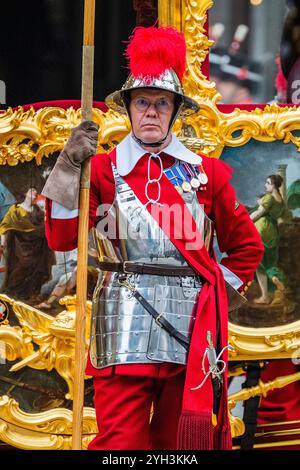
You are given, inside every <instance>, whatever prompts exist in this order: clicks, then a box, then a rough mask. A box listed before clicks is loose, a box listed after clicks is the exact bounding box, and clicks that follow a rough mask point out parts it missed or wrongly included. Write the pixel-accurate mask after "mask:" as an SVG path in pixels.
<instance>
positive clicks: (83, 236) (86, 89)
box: [72, 0, 95, 450]
mask: <svg viewBox="0 0 300 470" xmlns="http://www.w3.org/2000/svg"><path fill="white" fill-rule="evenodd" d="M94 29H95V0H84V30H83V48H82V85H81V112H82V121H86V120H92V112H93V77H94ZM89 160H90V159H87V160H85V161H84V163H83V164H82V169H81V180H80V195H79V201H80V202H79V221H78V252H77V282H76V327H75V365H74V397H73V426H72V449H73V450H80V449H81V446H82V424H83V405H84V368H85V312H86V301H87V261H88V229H89V195H90V161H89Z"/></svg>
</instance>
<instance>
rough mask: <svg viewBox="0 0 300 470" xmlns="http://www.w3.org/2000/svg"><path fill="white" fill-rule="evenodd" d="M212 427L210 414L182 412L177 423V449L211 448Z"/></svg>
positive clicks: (212, 443)
mask: <svg viewBox="0 0 300 470" xmlns="http://www.w3.org/2000/svg"><path fill="white" fill-rule="evenodd" d="M213 448H214V429H213V424H212V420H211V414H208V413H198V414H195V413H194V412H184V413H182V414H181V416H180V419H179V424H178V434H177V449H178V450H213Z"/></svg>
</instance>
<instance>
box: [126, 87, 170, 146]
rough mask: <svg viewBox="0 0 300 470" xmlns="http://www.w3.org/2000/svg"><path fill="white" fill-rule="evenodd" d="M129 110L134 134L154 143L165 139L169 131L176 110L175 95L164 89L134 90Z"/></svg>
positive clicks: (148, 142) (149, 142) (146, 141)
mask: <svg viewBox="0 0 300 470" xmlns="http://www.w3.org/2000/svg"><path fill="white" fill-rule="evenodd" d="M129 110H130V116H131V125H132V130H133V133H134V135H135V136H136V137H137V138H138V139H140V140H142V141H143V142H145V143H147V144H152V143H154V142H158V141H160V140H161V139H163V138H164V137H165V136H166V134H167V132H168V129H169V125H170V120H171V117H172V114H173V111H174V95H173V93H171V92H169V91H164V90H155V89H147V88H141V89H139V90H133V91H132V92H131V100H130V105H129Z"/></svg>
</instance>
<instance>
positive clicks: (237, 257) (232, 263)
mask: <svg viewBox="0 0 300 470" xmlns="http://www.w3.org/2000/svg"><path fill="white" fill-rule="evenodd" d="M231 174H232V169H231V168H230V167H229V166H228V165H227V164H226V163H224V162H222V161H220V160H217V159H212V183H213V186H212V217H213V220H214V222H215V228H216V235H217V240H218V244H219V248H220V250H221V251H222V252H223V253H226V254H227V255H228V256H227V257H224V258H223V259H222V261H221V264H223V265H224V266H226V267H227V268H228V269H230V271H232V272H233V273H234V274H236V275H237V276H238V277H239V278H240V279H241V281H243V283H244V286H241V288H240V289H239V290H243V289H244V287H245V286H247V285H249V284H250V282H251V281H252V279H253V277H254V273H255V271H256V268H257V266H258V265H259V263H260V260H261V259H262V256H263V252H264V247H263V244H262V242H261V238H260V235H259V233H258V231H257V229H256V227H255V225H254V223H253V222H252V220H251V219H250V216H249V214H248V212H247V210H246V209H245V207H244V206H243V204H241V203H240V202H239V201H237V199H236V194H235V190H234V188H233V187H232V185H231V184H230V182H229V181H230V178H231Z"/></svg>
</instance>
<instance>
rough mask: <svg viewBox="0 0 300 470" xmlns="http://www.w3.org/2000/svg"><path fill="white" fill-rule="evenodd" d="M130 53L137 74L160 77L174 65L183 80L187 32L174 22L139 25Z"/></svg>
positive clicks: (128, 51)
mask: <svg viewBox="0 0 300 470" xmlns="http://www.w3.org/2000/svg"><path fill="white" fill-rule="evenodd" d="M126 57H127V59H128V65H129V69H130V72H131V74H132V75H133V76H134V77H135V78H139V77H151V78H158V77H159V76H160V75H161V74H162V73H163V72H164V71H165V70H169V69H171V68H172V69H173V70H175V72H176V73H177V75H178V77H179V79H180V80H182V78H183V74H184V71H185V67H186V45H185V39H184V35H183V33H181V32H179V31H177V29H175V28H172V27H170V26H168V27H160V28H155V27H154V26H151V27H150V28H145V27H142V26H139V27H137V28H135V30H134V31H133V35H132V36H131V37H130V40H129V43H128V46H127V49H126Z"/></svg>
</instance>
